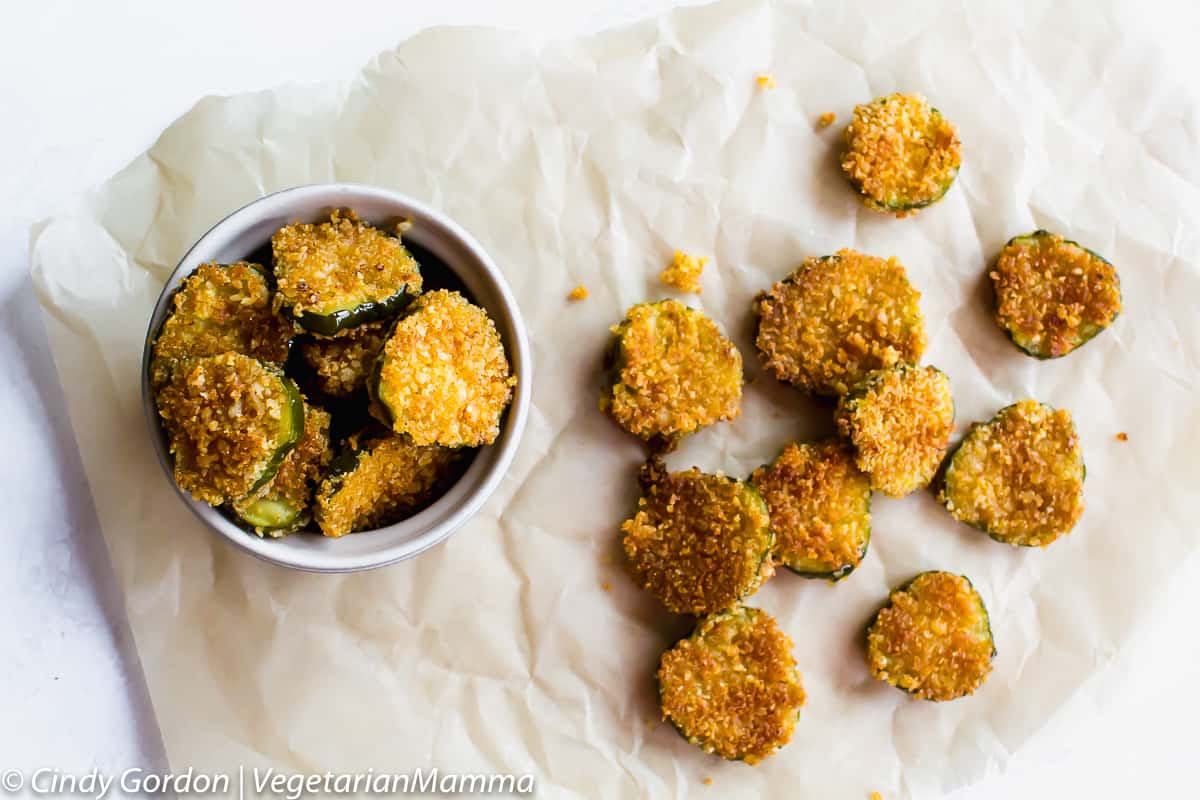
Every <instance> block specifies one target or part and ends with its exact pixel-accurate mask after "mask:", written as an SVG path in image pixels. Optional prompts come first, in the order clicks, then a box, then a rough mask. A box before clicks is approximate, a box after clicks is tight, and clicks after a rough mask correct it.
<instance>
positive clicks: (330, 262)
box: [271, 210, 421, 336]
mask: <svg viewBox="0 0 1200 800" xmlns="http://www.w3.org/2000/svg"><path fill="white" fill-rule="evenodd" d="M271 251H272V253H273V254H274V259H275V263H274V272H275V281H276V285H277V295H276V305H277V306H279V307H281V308H282V309H283V310H284V311H285V312H286V313H288V314H289V315H291V316H292V317H293V318H294V319H295V320H296V321H297V322H298V323H300V326H301V327H302V328H304V329H305V330H309V331H312V332H314V333H319V334H322V335H324V336H333V335H334V334H336V333H338V332H339V331H341V330H344V329H346V328H353V327H356V326H358V325H363V324H365V323H368V322H373V321H375V320H379V319H385V318H387V317H391V316H394V315H395V314H396V313H397V312H398V311H400V310H401V309H402V308H404V307H405V306H406V305H408V303H409V302H410V301H412V299H413V298H415V297H416V296H417V295H418V294H419V293H420V291H421V271H420V267H419V266H418V265H417V260H416V259H415V258H413V257H412V255H411V254H410V253H409V252H408V250H407V249H406V248H405V247H404V245H403V244H401V243H400V237H399V236H398V235H397V236H390V235H388V234H386V233H384V232H383V231H381V230H379V229H378V228H375V227H373V226H371V225H368V224H366V223H365V222H362V221H360V220H359V218H358V215H356V214H355V213H354V212H353V211H349V210H342V211H334V212H333V214H332V215H331V216H330V218H329V221H328V222H321V223H316V224H301V223H295V224H293V225H288V226H286V227H283V228H280V229H279V230H278V231H276V232H275V235H274V236H272V237H271Z"/></svg>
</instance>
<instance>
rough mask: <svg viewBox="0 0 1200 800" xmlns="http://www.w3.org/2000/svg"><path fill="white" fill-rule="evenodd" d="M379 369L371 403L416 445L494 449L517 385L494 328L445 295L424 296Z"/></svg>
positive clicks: (387, 346) (476, 310) (455, 296)
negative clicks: (484, 446)
mask: <svg viewBox="0 0 1200 800" xmlns="http://www.w3.org/2000/svg"><path fill="white" fill-rule="evenodd" d="M376 370H377V374H376V376H375V380H374V382H373V384H372V388H373V392H374V398H373V399H375V400H376V401H377V402H378V405H379V406H380V407H381V408H382V410H383V411H384V413H385V416H386V417H387V418H388V419H387V422H388V424H389V425H390V427H391V428H392V430H393V431H395V432H396V433H399V434H402V435H405V436H407V437H409V438H410V439H411V440H412V441H413V443H414V444H418V445H439V446H441V447H478V446H480V445H486V444H491V443H492V442H494V441H495V440H496V437H497V436H499V435H500V418H501V416H502V415H503V414H504V411H505V409H507V408H508V405H509V403H510V402H511V401H512V396H513V387H514V386H516V384H517V379H516V377H514V376H513V374H512V370H511V369H510V367H509V364H508V357H507V355H505V352H504V342H503V341H502V340H501V338H500V332H499V331H498V330H496V323H495V322H493V321H492V318H491V317H489V316H488V314H487V312H486V311H484V310H483V309H482V308H480V307H479V306H477V305H474V304H472V303H470V302H468V301H467V299H466V298H465V297H463V296H462V295H461V294H459V293H458V292H451V291H446V290H444V289H439V290H437V291H435V292H428V293H426V294H424V295H421V297H420V298H419V299H418V300H417V301H416V302H415V303H413V305H412V306H411V307H410V309H409V311H408V313H407V314H406V315H405V316H404V317H403V318H401V319H400V320H399V321H398V322H397V323H396V324H395V326H393V328H392V331H391V333H390V334H389V335H388V338H387V341H386V342H385V343H384V345H383V349H382V350H381V351H380V355H379V359H378V361H377V365H376Z"/></svg>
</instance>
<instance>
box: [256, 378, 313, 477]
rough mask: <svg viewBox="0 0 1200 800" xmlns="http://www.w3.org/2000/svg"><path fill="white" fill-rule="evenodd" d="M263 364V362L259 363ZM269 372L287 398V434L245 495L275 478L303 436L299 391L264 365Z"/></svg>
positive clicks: (302, 404)
mask: <svg viewBox="0 0 1200 800" xmlns="http://www.w3.org/2000/svg"><path fill="white" fill-rule="evenodd" d="M259 363H263V362H259ZM264 366H266V367H267V369H269V370H270V371H271V372H273V373H274V374H275V375H276V376H277V377H278V378H279V381H280V383H281V384H282V385H283V388H284V392H285V393H286V394H287V396H288V406H287V409H286V410H285V412H284V416H285V417H286V418H287V423H288V432H287V436H286V437H285V439H284V440H283V441H281V442H280V443H279V446H278V447H277V448H276V449H275V453H274V455H272V456H271V458H270V460H269V461H267V466H266V467H265V468H264V469H263V471H262V473H261V474H260V475H259V476H258V480H256V481H255V482H254V485H253V486H251V487H250V491H249V492H247V494H253V493H254V492H256V491H258V490H259V489H261V488H262V487H263V486H265V485H266V483H267V481H269V480H271V478H274V477H275V473H276V472H278V471H279V468H280V467H281V466H282V465H283V460H284V459H285V458H287V457H288V454H289V453H291V452H292V449H293V448H294V447H295V446H296V443H297V442H299V441H300V437H301V436H302V435H303V434H304V398H303V397H302V396H301V395H300V390H299V389H298V388H296V384H295V383H293V382H292V379H291V378H289V377H287V376H285V375H284V374H283V370H281V369H278V368H277V367H273V366H271V365H270V364H264Z"/></svg>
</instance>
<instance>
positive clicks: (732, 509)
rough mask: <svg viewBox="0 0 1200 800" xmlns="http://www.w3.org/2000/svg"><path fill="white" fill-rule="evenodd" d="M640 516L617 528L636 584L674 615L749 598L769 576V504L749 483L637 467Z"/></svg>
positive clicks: (654, 465)
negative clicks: (674, 613) (638, 470)
mask: <svg viewBox="0 0 1200 800" xmlns="http://www.w3.org/2000/svg"><path fill="white" fill-rule="evenodd" d="M641 482H642V490H643V495H642V497H641V499H639V500H638V507H637V513H636V514H635V515H634V516H633V517H632V518H631V519H628V520H626V521H625V522H624V523H623V524H622V525H621V531H622V533H624V535H625V536H624V547H625V555H626V557H627V558H628V565H629V569H630V572H631V573H632V574H633V577H634V578H635V580H637V582H638V583H639V584H640V585H641V586H642V587H643V588H645V589H646V590H647V591H649V592H650V593H651V594H652V595H654V596H655V597H657V598H658V599H659V600H661V601H662V602H663V605H665V606H666V607H667V609H668V610H670V611H673V612H676V613H679V614H697V615H699V614H709V613H712V612H714V611H722V610H724V609H726V608H730V607H731V606H733V605H734V604H735V603H737V602H738V601H739V600H741V599H742V598H744V597H746V596H748V595H750V594H753V593H754V592H755V591H757V590H758V587H759V585H761V584H762V582H763V581H764V580H765V579H766V578H768V577H770V576H771V574H772V573H773V572H774V567H773V565H772V562H771V558H770V554H771V547H772V545H773V544H774V537H773V536H772V534H771V530H770V521H771V520H770V515H769V514H768V512H767V506H766V503H765V502H763V499H762V497H761V496H760V495H759V493H758V492H757V491H756V490H755V489H754V488H753V487H752V486H750V485H749V484H745V483H742V482H741V481H737V480H734V479H733V478H728V477H725V476H724V475H707V474H705V473H703V472H701V471H700V470H698V469H696V468H692V469H691V470H688V471H686V472H667V471H666V469H665V468H664V467H663V466H662V464H661V462H658V461H651V462H649V463H648V464H647V465H646V466H645V467H643V469H642V475H641Z"/></svg>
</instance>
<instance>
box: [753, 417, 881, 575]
mask: <svg viewBox="0 0 1200 800" xmlns="http://www.w3.org/2000/svg"><path fill="white" fill-rule="evenodd" d="M750 483H751V484H752V485H753V486H754V487H755V488H756V489H758V491H759V493H760V494H761V495H762V496H763V499H764V500H765V501H766V503H767V509H768V511H769V512H770V515H771V530H772V531H773V532H774V534H775V555H774V560H775V561H776V562H778V563H780V564H783V565H784V566H785V567H787V568H788V569H790V570H791V571H792V572H795V573H796V574H798V575H803V576H805V577H810V578H826V579H828V580H831V581H837V580H841V579H842V578H844V577H846V576H847V575H849V574H850V573H851V572H852V571H853V570H854V568H855V567H857V566H858V565H859V563H860V562H861V561H862V560H863V558H864V557H865V556H866V554H867V545H868V544H869V543H870V540H871V481H870V478H868V477H867V475H866V474H865V473H863V472H861V471H860V470H859V469H858V467H857V466H856V465H855V463H854V450H853V449H852V448H851V447H850V446H849V445H847V444H846V443H844V442H839V441H837V440H828V441H824V442H813V443H795V442H793V443H791V444H789V445H788V446H787V447H785V448H784V449H783V452H782V453H780V455H779V457H778V458H777V459H775V460H774V461H773V462H771V463H770V464H768V465H766V466H764V467H760V468H759V469H757V470H755V471H754V474H753V475H751V476H750Z"/></svg>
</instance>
